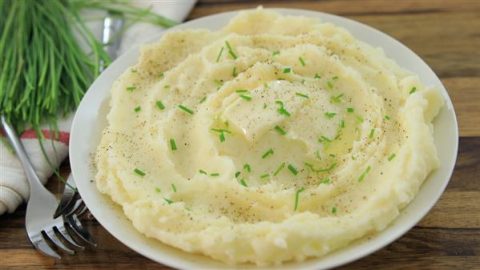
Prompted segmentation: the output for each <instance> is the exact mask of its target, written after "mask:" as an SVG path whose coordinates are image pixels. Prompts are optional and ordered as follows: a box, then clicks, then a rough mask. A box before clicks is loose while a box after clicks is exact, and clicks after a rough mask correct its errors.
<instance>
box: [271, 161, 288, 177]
mask: <svg viewBox="0 0 480 270" xmlns="http://www.w3.org/2000/svg"><path fill="white" fill-rule="evenodd" d="M283 168H285V162H282V164H280V166H278V168H277V169H276V170H275V172H274V173H273V176H277V174H278V173H279V172H280V171H281V170H283Z"/></svg>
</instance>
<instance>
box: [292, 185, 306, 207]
mask: <svg viewBox="0 0 480 270" xmlns="http://www.w3.org/2000/svg"><path fill="white" fill-rule="evenodd" d="M304 190H305V188H303V187H302V188H300V189H299V190H297V192H295V206H294V207H293V210H294V211H296V210H297V208H298V199H299V197H300V193H301V192H303V191H304Z"/></svg>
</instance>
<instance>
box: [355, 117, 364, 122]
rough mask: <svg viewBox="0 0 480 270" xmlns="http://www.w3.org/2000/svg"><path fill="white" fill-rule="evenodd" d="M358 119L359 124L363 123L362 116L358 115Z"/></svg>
mask: <svg viewBox="0 0 480 270" xmlns="http://www.w3.org/2000/svg"><path fill="white" fill-rule="evenodd" d="M356 119H357V122H358V123H363V117H361V116H360V115H357V117H356Z"/></svg>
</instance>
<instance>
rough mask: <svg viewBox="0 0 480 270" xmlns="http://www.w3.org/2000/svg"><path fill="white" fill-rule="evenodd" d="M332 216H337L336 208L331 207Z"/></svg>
mask: <svg viewBox="0 0 480 270" xmlns="http://www.w3.org/2000/svg"><path fill="white" fill-rule="evenodd" d="M332 214H334V215H336V214H337V207H335V206H334V207H332Z"/></svg>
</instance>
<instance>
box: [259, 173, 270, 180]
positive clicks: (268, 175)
mask: <svg viewBox="0 0 480 270" xmlns="http://www.w3.org/2000/svg"><path fill="white" fill-rule="evenodd" d="M267 177H270V174H269V173H266V174H262V175H260V178H262V179H263V178H267Z"/></svg>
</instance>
